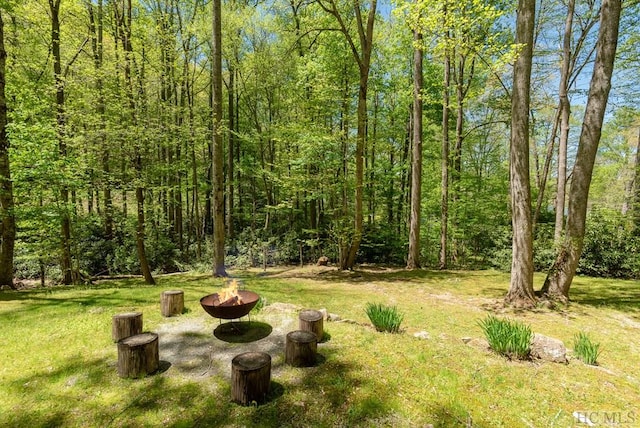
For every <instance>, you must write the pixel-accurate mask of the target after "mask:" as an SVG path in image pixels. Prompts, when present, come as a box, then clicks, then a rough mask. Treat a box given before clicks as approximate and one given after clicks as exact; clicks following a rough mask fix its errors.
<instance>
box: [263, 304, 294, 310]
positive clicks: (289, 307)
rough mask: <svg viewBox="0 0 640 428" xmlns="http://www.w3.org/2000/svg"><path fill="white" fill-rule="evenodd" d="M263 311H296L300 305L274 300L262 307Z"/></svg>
mask: <svg viewBox="0 0 640 428" xmlns="http://www.w3.org/2000/svg"><path fill="white" fill-rule="evenodd" d="M263 310H264V311H265V312H297V311H299V310H300V307H299V306H297V305H294V304H291V303H281V302H275V303H272V304H270V305H268V306H265V307H264V308H263Z"/></svg>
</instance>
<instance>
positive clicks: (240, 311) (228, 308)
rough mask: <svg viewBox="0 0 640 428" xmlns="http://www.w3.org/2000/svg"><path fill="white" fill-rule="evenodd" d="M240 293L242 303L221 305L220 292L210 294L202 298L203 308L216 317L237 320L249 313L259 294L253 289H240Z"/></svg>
mask: <svg viewBox="0 0 640 428" xmlns="http://www.w3.org/2000/svg"><path fill="white" fill-rule="evenodd" d="M238 295H240V297H241V298H242V303H241V304H239V305H238V304H234V305H229V304H224V305H221V303H224V302H221V301H220V299H219V296H218V293H213V294H209V295H208V296H204V297H203V298H202V299H200V305H202V309H204V310H205V311H207V313H208V314H209V315H211V316H212V317H214V318H221V319H225V320H235V319H239V318H242V317H243V316H245V315H247V314H248V313H249V312H250V311H251V309H253V307H254V306H255V305H256V303H258V299H260V296H258V295H257V294H256V293H254V292H253V291H248V290H242V291H238Z"/></svg>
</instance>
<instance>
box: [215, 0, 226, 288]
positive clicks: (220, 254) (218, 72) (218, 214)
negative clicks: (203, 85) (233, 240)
mask: <svg viewBox="0 0 640 428" xmlns="http://www.w3.org/2000/svg"><path fill="white" fill-rule="evenodd" d="M221 14H222V12H221V5H220V0H213V40H212V42H213V43H212V57H213V58H212V60H213V140H212V142H213V159H212V171H213V275H214V276H227V272H226V270H225V266H224V243H225V227H224V150H223V141H222V132H223V129H222V17H221Z"/></svg>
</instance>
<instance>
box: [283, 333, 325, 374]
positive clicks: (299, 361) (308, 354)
mask: <svg viewBox="0 0 640 428" xmlns="http://www.w3.org/2000/svg"><path fill="white" fill-rule="evenodd" d="M317 349H318V337H317V336H316V335H315V333H312V332H310V331H304V330H296V331H292V332H290V333H288V334H287V342H286V346H285V351H284V362H285V363H286V364H289V365H290V366H293V367H310V366H313V365H315V363H316V350H317Z"/></svg>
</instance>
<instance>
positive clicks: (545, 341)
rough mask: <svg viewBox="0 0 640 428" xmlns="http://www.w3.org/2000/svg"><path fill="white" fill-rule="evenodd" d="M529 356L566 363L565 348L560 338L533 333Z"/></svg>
mask: <svg viewBox="0 0 640 428" xmlns="http://www.w3.org/2000/svg"><path fill="white" fill-rule="evenodd" d="M531 357H532V358H537V359H540V360H543V361H550V362H552V363H562V364H566V363H567V362H568V361H567V348H566V347H565V346H564V343H562V341H561V340H558V339H554V338H553V337H547V336H544V335H542V334H538V333H535V334H534V335H533V339H532V340H531Z"/></svg>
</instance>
